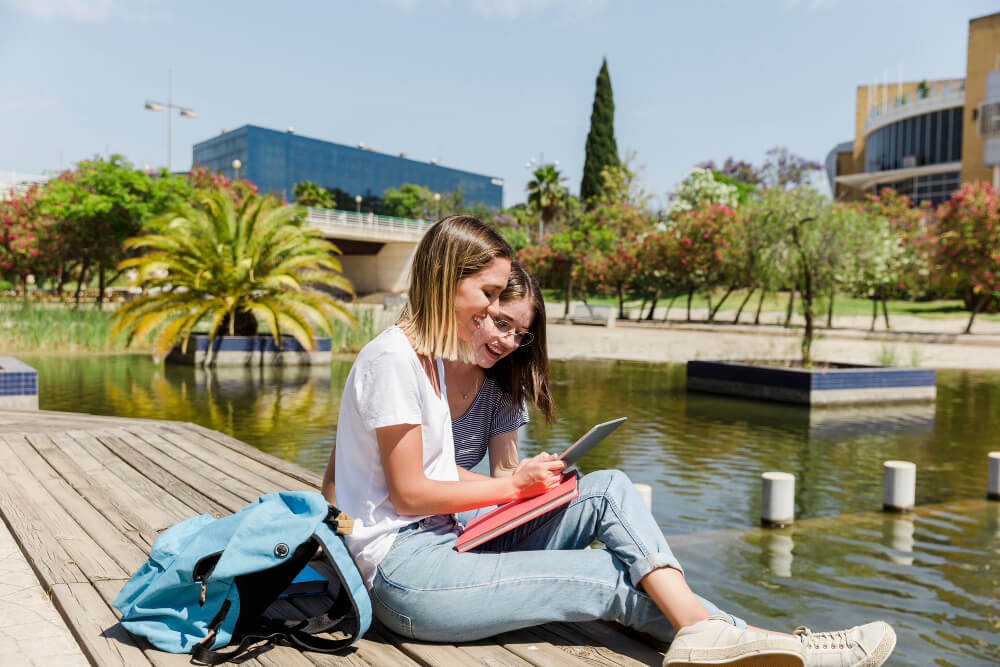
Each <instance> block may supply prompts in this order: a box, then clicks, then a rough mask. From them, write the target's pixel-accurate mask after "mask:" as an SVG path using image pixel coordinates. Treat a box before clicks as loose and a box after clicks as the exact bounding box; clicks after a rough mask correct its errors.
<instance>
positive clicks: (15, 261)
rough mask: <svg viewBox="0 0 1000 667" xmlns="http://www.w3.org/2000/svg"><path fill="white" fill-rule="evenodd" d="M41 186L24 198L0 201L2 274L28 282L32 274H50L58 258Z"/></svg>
mask: <svg viewBox="0 0 1000 667" xmlns="http://www.w3.org/2000/svg"><path fill="white" fill-rule="evenodd" d="M39 189H40V188H39V186H38V185H32V186H31V188H29V189H28V191H27V192H25V193H24V194H23V195H22V196H20V197H17V198H13V199H9V200H5V201H0V274H2V275H3V276H6V277H7V278H11V279H14V278H16V279H17V280H18V281H20V282H22V283H23V282H25V281H26V280H27V277H28V276H29V275H33V274H44V273H47V272H49V271H51V270H52V269H53V268H54V266H53V262H54V261H55V258H56V256H57V254H58V253H57V237H56V235H55V234H54V232H53V227H52V224H51V221H50V220H49V219H48V218H46V217H43V216H42V215H41V212H40V205H39V201H38V193H39Z"/></svg>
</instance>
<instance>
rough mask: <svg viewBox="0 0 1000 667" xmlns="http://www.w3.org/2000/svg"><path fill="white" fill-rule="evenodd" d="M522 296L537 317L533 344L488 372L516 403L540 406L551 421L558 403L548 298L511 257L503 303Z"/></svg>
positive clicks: (502, 298) (534, 324)
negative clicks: (552, 382) (553, 381)
mask: <svg viewBox="0 0 1000 667" xmlns="http://www.w3.org/2000/svg"><path fill="white" fill-rule="evenodd" d="M521 298H527V299H529V300H530V301H531V308H532V310H533V311H534V317H533V318H532V320H531V327H529V329H528V330H529V331H530V332H531V334H532V335H533V336H534V339H533V340H532V341H531V345H527V346H525V347H519V348H517V349H516V350H514V351H513V352H511V353H510V354H509V355H507V356H506V357H504V358H503V359H501V360H500V361H498V362H497V363H496V365H494V366H493V368H490V369H489V370H487V371H486V374H487V375H489V376H490V377H491V378H493V379H494V380H495V381H496V383H497V384H498V385H499V386H500V387H501V388H502V389H504V390H505V391H506V392H507V393H509V394H510V396H511V398H512V399H513V400H514V405H518V406H519V405H521V403H522V401H527V402H529V403H531V404H532V405H534V406H535V407H536V408H538V411H539V412H541V413H542V414H543V415H544V416H545V420H546V421H548V422H551V421H552V420H553V419H554V417H555V406H554V405H553V403H552V390H551V385H550V382H549V353H548V345H547V343H546V341H545V300H544V299H543V298H542V290H541V288H539V287H538V283H537V282H536V281H535V279H534V278H533V277H532V275H531V274H530V273H528V271H527V270H526V269H525V268H524V267H523V266H521V264H520V263H518V262H517V261H512V262H511V265H510V278H508V279H507V287H506V288H504V291H503V292H501V293H500V303H501V304H502V303H505V302H507V301H513V300H514V299H521Z"/></svg>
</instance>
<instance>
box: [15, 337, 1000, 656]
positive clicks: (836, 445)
mask: <svg viewBox="0 0 1000 667" xmlns="http://www.w3.org/2000/svg"><path fill="white" fill-rule="evenodd" d="M20 358H21V359H22V360H24V361H25V362H27V363H29V364H31V365H32V366H34V367H35V368H36V369H38V372H39V391H40V395H39V404H40V407H41V408H42V409H46V410H67V411H77V412H88V413H94V414H108V415H118V416H129V417H147V418H159V419H178V420H185V421H192V422H197V423H199V424H203V425H205V426H208V427H210V428H214V429H218V430H220V431H224V432H226V433H229V434H232V435H233V436H235V437H237V438H239V439H241V440H244V441H246V442H249V443H251V444H253V445H255V446H256V447H259V448H260V449H262V450H265V451H267V452H270V453H272V454H274V455H276V456H279V457H281V458H284V459H287V460H290V461H294V462H296V463H299V464H301V465H303V466H305V467H308V468H311V469H313V470H316V471H318V472H322V470H323V467H324V466H325V464H326V460H327V457H328V456H329V453H330V450H331V448H332V446H333V442H334V432H335V429H336V420H337V410H338V406H339V400H340V393H341V389H342V386H343V383H344V380H345V379H346V377H347V373H348V371H349V370H350V365H351V359H346V358H345V359H343V360H336V361H334V363H333V364H332V366H331V367H330V368H329V369H312V370H310V369H293V368H289V369H283V370H281V369H278V370H263V371H262V370H247V369H219V370H217V371H203V370H198V369H193V368H189V367H177V366H166V367H164V366H158V365H154V364H153V363H152V362H151V361H149V360H148V358H145V357H133V356H108V357H57V356H48V357H31V356H28V355H22V356H20ZM553 376H554V381H555V388H554V389H555V398H556V404H557V406H558V408H559V420H558V422H557V423H556V424H554V425H552V426H547V425H545V424H544V423H542V422H540V421H537V420H535V421H532V422H531V423H530V424H528V425H527V426H525V427H524V429H523V432H522V434H521V449H522V454H523V455H531V454H535V453H537V452H539V451H543V450H547V451H560V450H561V449H563V448H564V447H565V446H566V444H568V442H570V441H572V440H574V439H575V438H576V437H577V436H579V435H580V434H582V433H583V432H584V431H586V430H587V429H588V428H589V427H590V426H591V425H592V424H594V423H596V422H599V421H604V420H606V419H610V418H612V417H617V416H620V415H627V416H628V417H629V420H628V421H627V422H626V423H625V424H624V425H623V426H622V427H621V428H620V429H619V430H618V431H617V432H615V434H613V435H612V436H611V437H609V438H608V439H607V440H606V441H605V442H603V443H601V444H600V445H599V446H598V447H597V448H596V449H595V450H594V451H593V452H592V453H591V454H589V455H588V456H587V457H585V458H584V459H583V460H582V461H581V465H580V467H581V468H582V469H583V470H584V471H587V470H592V469H597V468H605V467H614V468H620V469H621V470H624V471H625V472H627V473H628V474H629V476H630V477H631V478H632V479H633V480H634V481H637V482H645V483H647V484H649V485H650V486H651V487H652V488H653V510H654V514H655V516H656V518H657V520H658V521H659V523H660V525H661V526H662V527H663V530H664V532H665V533H666V534H667V535H671V536H677V537H675V538H674V539H672V540H671V541H672V543H673V544H674V545H675V550H676V551H677V554H678V556H679V557H680V558H681V562H682V563H684V564H685V567H686V569H687V571H688V575H689V577H690V579H691V581H692V586H693V587H694V588H695V590H696V591H698V592H700V593H702V594H704V595H706V597H709V598H710V599H713V600H714V601H716V602H717V603H719V604H720V606H722V607H723V608H726V609H728V610H730V611H732V612H733V613H736V614H738V615H741V616H743V617H745V618H747V619H748V620H749V621H750V622H753V623H756V624H761V625H772V626H774V627H780V628H786V629H791V628H792V627H794V626H795V625H799V624H807V625H810V626H811V627H812V628H813V629H815V630H821V629H833V628H839V627H842V626H844V625H845V624H848V623H851V622H860V621H861V620H868V619H875V618H884V619H886V620H888V621H890V622H891V623H893V624H894V626H895V627H896V628H897V631H898V633H899V637H900V641H899V646H898V648H897V651H896V653H895V654H894V658H893V661H892V662H891V663H890V664H914V665H925V664H937V665H988V664H1000V602H998V597H1000V503H995V502H994V503H989V502H987V501H985V500H984V496H985V488H986V474H987V453H988V452H989V451H993V450H997V449H1000V373H996V372H977V371H939V372H938V398H937V402H936V403H935V404H926V405H899V406H891V407H890V406H886V407H878V408H874V407H873V408H851V409H836V410H833V409H823V410H815V409H814V410H809V409H808V408H803V407H797V406H785V405H780V404H771V403H762V402H755V401H748V400H739V399H727V398H720V397H714V396H709V395H704V394H688V393H687V392H686V391H685V389H684V367H683V366H682V365H654V364H639V363H626V362H604V361H593V362H584V361H573V362H557V363H554V364H553ZM887 459H905V460H909V461H914V462H915V463H916V464H917V503H918V505H925V506H927V507H924V508H922V509H920V510H919V511H918V512H916V513H914V514H912V515H888V514H883V513H881V512H878V511H877V510H878V509H879V508H880V507H881V498H882V491H881V484H882V462H883V461H885V460H887ZM767 470H782V471H787V472H792V473H794V474H795V476H796V516H797V518H798V521H797V523H796V525H795V526H794V527H793V528H789V529H782V530H777V531H773V530H772V531H765V530H760V529H758V528H757V527H756V526H757V525H758V521H759V516H760V514H759V511H760V481H759V480H760V473H761V472H764V471H767ZM769 619H774V620H773V621H769Z"/></svg>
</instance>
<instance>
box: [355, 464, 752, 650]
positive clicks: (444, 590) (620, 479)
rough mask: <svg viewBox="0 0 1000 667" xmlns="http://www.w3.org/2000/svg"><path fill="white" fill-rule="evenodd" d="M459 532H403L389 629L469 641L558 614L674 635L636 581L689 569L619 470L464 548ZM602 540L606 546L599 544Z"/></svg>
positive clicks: (386, 581) (380, 606)
mask: <svg viewBox="0 0 1000 667" xmlns="http://www.w3.org/2000/svg"><path fill="white" fill-rule="evenodd" d="M458 532H459V531H458V526H457V523H456V521H455V519H454V518H453V517H452V516H451V515H438V516H433V517H429V518H427V519H423V520H422V521H419V522H416V523H412V524H410V525H409V526H405V527H403V528H401V529H400V530H399V533H398V534H397V535H396V539H395V543H394V544H393V546H392V549H391V550H390V551H389V554H388V555H387V556H386V558H385V560H383V561H382V563H381V564H380V565H379V567H378V571H377V573H376V575H375V581H374V584H373V587H372V604H373V607H374V611H375V616H376V617H377V618H378V619H379V620H380V621H381V622H382V623H384V624H385V625H386V627H388V628H389V629H391V630H393V631H395V632H397V633H399V634H401V635H403V636H405V637H411V638H414V639H422V640H426V641H443V642H460V641H472V640H476V639H481V638H483V637H489V636H491V635H495V634H497V633H500V632H506V631H510V630H516V629H518V628H523V627H527V626H531V625H539V624H541V623H548V622H550V621H591V620H595V619H604V620H609V621H618V622H620V623H623V624H625V625H628V626H631V627H633V628H635V629H637V630H640V631H642V632H646V633H648V634H650V635H653V636H654V637H657V638H659V639H662V640H663V641H670V640H671V639H672V638H673V636H674V629H673V627H672V626H671V625H670V623H669V622H668V621H667V619H666V617H664V615H663V613H662V612H661V611H660V610H659V609H658V608H657V606H656V605H655V604H654V603H653V601H652V599H650V598H649V597H648V596H647V595H646V594H645V593H644V592H643V591H641V590H639V589H637V588H636V586H635V585H634V584H633V582H637V581H639V580H641V579H642V578H643V577H644V576H646V574H648V573H649V572H650V571H652V570H654V569H656V568H659V567H663V566H667V565H669V566H671V567H674V568H677V569H678V570H681V566H680V563H678V562H677V559H676V558H674V555H673V554H672V553H671V552H670V547H669V546H667V541H666V539H665V538H664V537H663V533H662V532H661V531H660V528H659V526H658V525H657V523H656V520H655V519H653V517H652V515H651V514H650V513H649V511H648V510H647V509H646V507H645V505H644V504H643V501H642V499H641V498H640V497H639V494H638V493H637V492H636V490H635V487H634V486H633V485H632V483H631V482H630V481H629V479H628V477H627V476H626V475H625V474H624V473H622V472H620V471H617V470H602V471H599V472H594V473H591V474H588V475H584V476H583V477H582V478H581V479H580V496H579V497H578V498H576V499H575V500H572V501H571V502H569V503H567V504H566V505H563V506H562V507H561V508H559V509H558V510H553V511H552V512H549V513H547V514H545V515H543V516H541V517H538V518H537V519H534V520H533V521H531V522H528V523H526V524H524V525H522V526H519V527H518V528H516V529H514V530H512V531H510V532H508V533H505V534H504V535H501V536H499V537H497V538H494V539H493V540H491V541H489V542H487V543H485V544H483V545H481V546H479V547H477V548H475V549H472V550H470V551H466V552H465V553H459V552H457V551H455V549H454V544H455V538H456V537H457V535H458ZM594 540H599V541H601V542H602V543H603V544H604V545H605V548H603V549H601V548H596V549H595V548H590V545H591V543H592V542H593V541H594ZM702 602H703V603H704V604H705V607H706V608H708V610H709V612H711V613H713V614H716V613H718V614H723V612H721V611H720V610H719V609H718V608H717V607H716V606H715V605H714V604H712V603H711V602H708V601H707V600H704V599H703V600H702ZM724 615H727V616H728V614H724ZM729 618H732V619H733V621H734V622H735V623H736V624H737V625H739V626H741V627H744V626H745V625H746V624H745V623H744V622H743V621H742V620H740V619H737V618H734V617H732V616H729Z"/></svg>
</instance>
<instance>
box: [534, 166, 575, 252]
mask: <svg viewBox="0 0 1000 667" xmlns="http://www.w3.org/2000/svg"><path fill="white" fill-rule="evenodd" d="M533 176H534V177H535V178H534V179H533V180H531V181H528V184H527V185H526V186H525V190H527V192H528V203H529V204H530V205H531V206H532V208H534V209H535V211H537V212H538V242H539V243H541V241H542V234H543V232H544V229H545V224H546V223H548V222H552V219H553V218H555V217H556V215H557V214H558V213H559V211H560V210H561V209H562V207H563V205H564V204H565V202H566V197H567V196H569V189H567V188H566V186H565V185H563V184H562V183H563V181H565V180H566V178H565V177H564V176H563V175H562V174H561V173H559V170H558V169H556V166H555V165H554V164H543V165H542V166H540V167H539V168H538V169H536V170H535V173H534V174H533Z"/></svg>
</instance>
